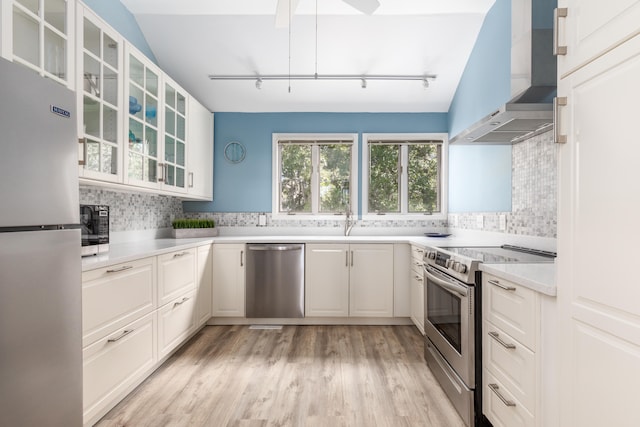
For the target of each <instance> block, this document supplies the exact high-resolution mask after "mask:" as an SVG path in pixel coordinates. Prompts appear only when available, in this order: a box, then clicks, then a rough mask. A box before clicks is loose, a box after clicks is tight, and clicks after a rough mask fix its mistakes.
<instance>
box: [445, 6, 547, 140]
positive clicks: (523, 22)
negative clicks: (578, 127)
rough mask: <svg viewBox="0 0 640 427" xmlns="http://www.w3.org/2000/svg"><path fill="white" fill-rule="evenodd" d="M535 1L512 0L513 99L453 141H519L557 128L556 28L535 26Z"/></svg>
mask: <svg viewBox="0 0 640 427" xmlns="http://www.w3.org/2000/svg"><path fill="white" fill-rule="evenodd" d="M532 3H536V1H535V0H512V2H511V14H512V16H511V33H512V34H511V96H512V99H511V100H510V101H509V102H507V103H506V104H504V105H501V106H500V107H498V108H497V109H496V110H494V111H493V112H491V113H490V114H489V115H487V116H485V117H484V118H483V119H481V120H480V121H478V122H476V123H474V124H473V125H471V126H470V127H469V128H467V129H465V130H464V131H462V132H460V133H459V134H457V135H456V136H454V137H453V138H451V139H450V141H449V142H450V143H451V144H454V143H455V144H459V145H460V144H474V145H476V144H487V145H489V144H491V145H500V144H503V145H506V144H516V143H518V142H521V141H523V140H525V139H527V138H530V137H532V136H535V135H538V134H540V133H543V132H546V131H548V130H551V129H553V97H554V96H555V95H556V85H557V83H556V82H557V61H556V57H555V56H554V55H553V30H552V29H533V28H532V15H533V10H532ZM542 3H546V2H542Z"/></svg>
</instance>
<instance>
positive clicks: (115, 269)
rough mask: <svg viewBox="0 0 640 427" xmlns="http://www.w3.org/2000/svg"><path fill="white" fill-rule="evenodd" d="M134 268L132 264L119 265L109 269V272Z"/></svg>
mask: <svg viewBox="0 0 640 427" xmlns="http://www.w3.org/2000/svg"><path fill="white" fill-rule="evenodd" d="M132 268H133V266H132V265H123V266H122V267H119V268H112V269H110V270H107V273H119V272H121V271H125V270H131V269H132Z"/></svg>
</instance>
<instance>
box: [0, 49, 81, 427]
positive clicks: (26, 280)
mask: <svg viewBox="0 0 640 427" xmlns="http://www.w3.org/2000/svg"><path fill="white" fill-rule="evenodd" d="M0 76H2V79H0V100H2V101H1V102H0V129H2V135H1V136H0V138H1V140H2V144H1V147H2V148H1V150H2V153H1V154H0V170H2V180H0V199H2V203H0V425H3V426H60V427H62V426H65V427H67V426H81V425H82V337H81V336H82V330H81V320H82V318H81V285H80V283H81V278H80V275H81V265H80V229H79V215H78V153H77V151H76V146H77V142H76V141H77V137H76V117H75V113H74V111H75V104H76V99H75V94H74V93H73V92H71V91H69V90H68V89H66V88H64V87H63V86H61V85H59V84H58V83H55V82H53V81H51V80H48V79H45V78H42V77H40V76H38V75H36V74H35V73H34V72H33V71H31V70H29V69H27V68H26V67H23V66H19V65H16V64H13V63H10V62H8V61H6V60H4V59H0Z"/></svg>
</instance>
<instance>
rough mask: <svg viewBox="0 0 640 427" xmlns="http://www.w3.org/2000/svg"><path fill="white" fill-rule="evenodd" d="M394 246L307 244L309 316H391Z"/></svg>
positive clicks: (306, 290)
mask: <svg viewBox="0 0 640 427" xmlns="http://www.w3.org/2000/svg"><path fill="white" fill-rule="evenodd" d="M393 267H394V266H393V245H392V244H353V245H347V244H307V245H306V268H305V315H306V316H307V317H314V316H318V317H346V316H354V317H392V316H393V291H394V288H393V279H394V275H393V271H394V268H393Z"/></svg>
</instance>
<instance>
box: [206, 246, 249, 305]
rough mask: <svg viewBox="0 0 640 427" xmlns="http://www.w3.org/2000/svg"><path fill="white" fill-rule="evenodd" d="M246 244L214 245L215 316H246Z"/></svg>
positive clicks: (213, 303) (213, 296) (213, 300)
mask: <svg viewBox="0 0 640 427" xmlns="http://www.w3.org/2000/svg"><path fill="white" fill-rule="evenodd" d="M244 251H245V245H244V244H214V245H213V292H212V306H211V307H212V311H213V313H212V314H213V316H214V317H244V313H245V307H244V292H245V290H244V283H245V278H244V272H245V264H244V262H245V252H244Z"/></svg>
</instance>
